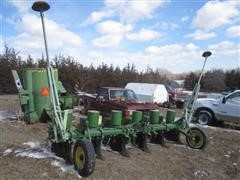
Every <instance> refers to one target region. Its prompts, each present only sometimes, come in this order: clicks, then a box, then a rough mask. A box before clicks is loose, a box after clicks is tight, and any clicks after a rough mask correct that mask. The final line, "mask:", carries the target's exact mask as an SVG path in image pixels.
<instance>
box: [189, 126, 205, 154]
mask: <svg viewBox="0 0 240 180" xmlns="http://www.w3.org/2000/svg"><path fill="white" fill-rule="evenodd" d="M190 132H191V135H193V136H195V138H196V139H194V140H193V139H192V138H191V137H188V136H186V142H187V144H188V146H189V147H191V148H193V149H202V150H203V149H205V148H206V147H207V144H208V136H207V134H206V133H205V131H203V130H202V129H200V128H198V127H192V128H190V130H189V131H188V133H187V134H190ZM195 143H197V144H195Z"/></svg>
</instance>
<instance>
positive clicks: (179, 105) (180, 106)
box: [175, 101, 184, 109]
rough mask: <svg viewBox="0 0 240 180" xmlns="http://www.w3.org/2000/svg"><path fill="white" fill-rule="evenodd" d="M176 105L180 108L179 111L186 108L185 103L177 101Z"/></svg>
mask: <svg viewBox="0 0 240 180" xmlns="http://www.w3.org/2000/svg"><path fill="white" fill-rule="evenodd" d="M175 104H176V108H178V109H182V108H183V107H184V102H181V101H177V102H175Z"/></svg>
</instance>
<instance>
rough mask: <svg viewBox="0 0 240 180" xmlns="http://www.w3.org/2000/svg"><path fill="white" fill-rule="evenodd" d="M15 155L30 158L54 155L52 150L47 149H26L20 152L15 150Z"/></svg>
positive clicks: (53, 156) (43, 157)
mask: <svg viewBox="0 0 240 180" xmlns="http://www.w3.org/2000/svg"><path fill="white" fill-rule="evenodd" d="M16 156H17V157H30V158H35V159H45V158H48V157H52V158H55V155H54V154H53V153H52V152H48V151H42V152H41V151H33V150H26V151H22V152H17V153H16Z"/></svg>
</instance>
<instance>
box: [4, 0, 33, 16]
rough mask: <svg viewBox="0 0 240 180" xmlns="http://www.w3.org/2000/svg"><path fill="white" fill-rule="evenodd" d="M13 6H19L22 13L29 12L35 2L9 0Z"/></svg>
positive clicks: (31, 0)
mask: <svg viewBox="0 0 240 180" xmlns="http://www.w3.org/2000/svg"><path fill="white" fill-rule="evenodd" d="M8 1H9V2H10V3H11V4H12V5H13V6H15V7H16V8H17V10H18V11H19V12H20V13H22V14H23V13H27V12H28V11H29V10H30V9H31V7H32V4H33V2H34V1H33V0H28V1H16V0H8Z"/></svg>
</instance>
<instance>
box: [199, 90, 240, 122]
mask: <svg viewBox="0 0 240 180" xmlns="http://www.w3.org/2000/svg"><path fill="white" fill-rule="evenodd" d="M195 116H196V121H197V122H198V123H199V124H202V125H211V124H214V123H215V122H216V121H231V122H237V123H240V90H236V91H234V92H232V93H230V94H228V95H226V96H222V97H219V98H217V99H214V98H199V99H197V102H196V105H195Z"/></svg>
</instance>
